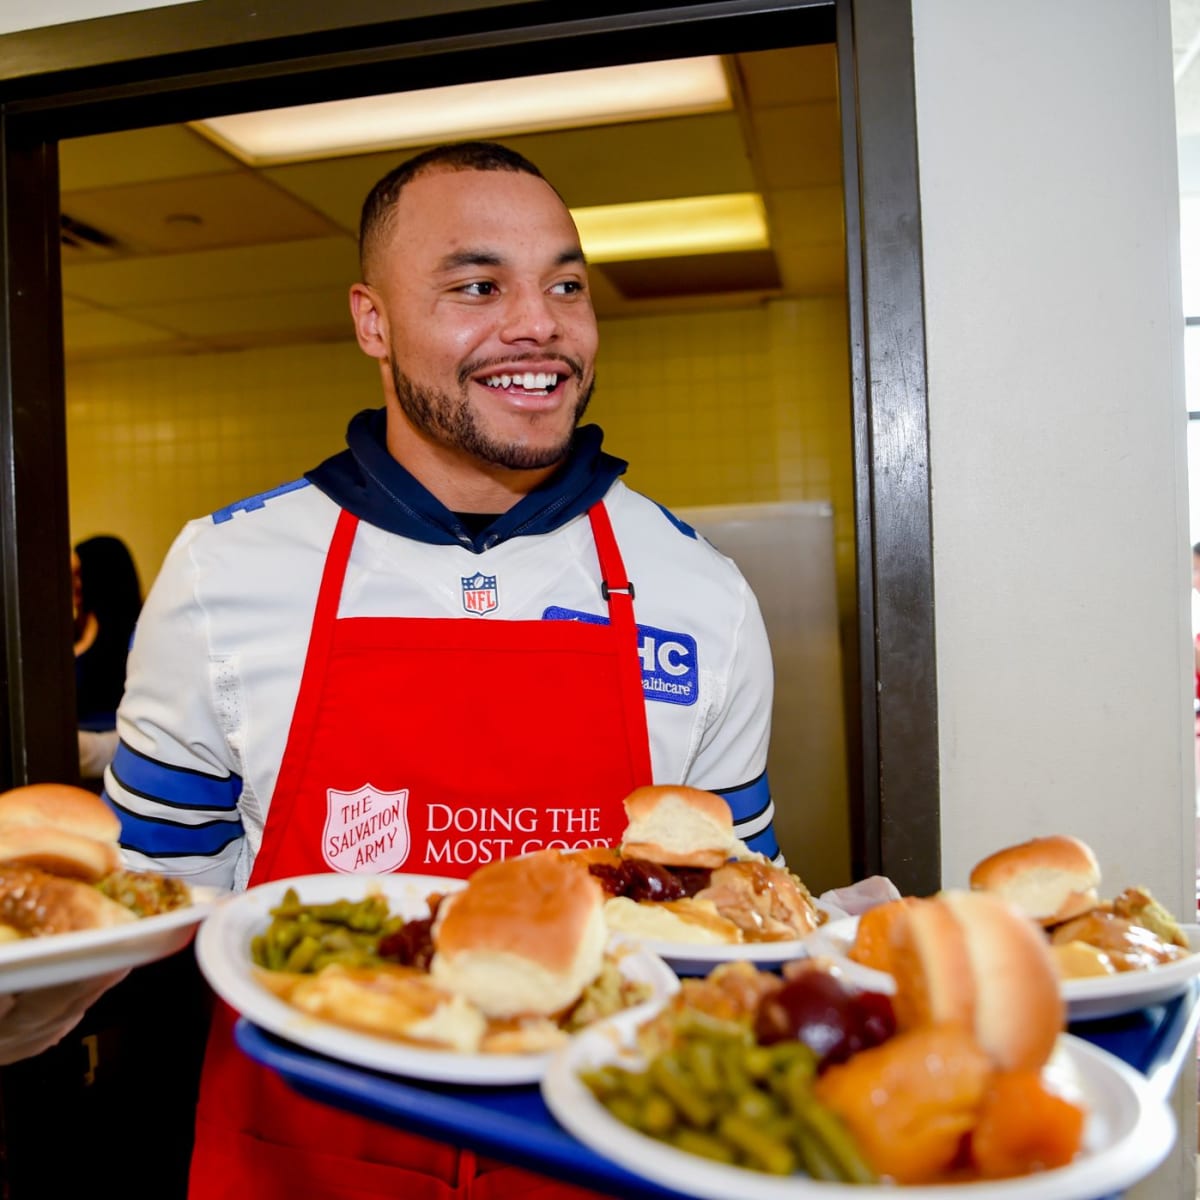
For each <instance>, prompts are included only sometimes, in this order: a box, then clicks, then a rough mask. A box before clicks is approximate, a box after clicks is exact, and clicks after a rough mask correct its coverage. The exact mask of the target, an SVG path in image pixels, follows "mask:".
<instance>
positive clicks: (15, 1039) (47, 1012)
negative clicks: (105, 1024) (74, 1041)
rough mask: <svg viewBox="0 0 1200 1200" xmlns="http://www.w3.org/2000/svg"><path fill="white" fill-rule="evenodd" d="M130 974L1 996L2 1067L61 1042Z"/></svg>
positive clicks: (0, 1048)
mask: <svg viewBox="0 0 1200 1200" xmlns="http://www.w3.org/2000/svg"><path fill="white" fill-rule="evenodd" d="M128 974H129V968H128V967H125V968H124V969H123V970H120V971H112V972H110V973H109V974H108V975H98V976H96V977H95V978H93V979H81V980H78V981H77V982H75V983H60V984H57V985H56V986H54V987H47V988H38V989H37V990H36V991H32V992H19V993H18V994H17V995H15V996H4V995H0V1066H4V1065H6V1064H8V1063H14V1062H18V1061H20V1060H21V1059H23V1058H32V1057H33V1056H34V1055H35V1054H41V1052H42V1051H43V1050H48V1049H49V1048H50V1047H51V1046H54V1045H56V1044H57V1043H58V1042H60V1041H62V1039H63V1038H64V1037H66V1036H67V1034H68V1033H70V1032H71V1030H72V1029H74V1028H75V1026H76V1025H78V1024H79V1022H80V1021H81V1020H82V1019H83V1014H84V1013H85V1012H87V1010H88V1009H89V1008H91V1006H92V1005H93V1004H94V1003H95V1002H96V1001H97V1000H98V999H99V998H100V997H101V996H102V995H103V994H104V993H105V992H106V991H108V989H109V988H110V987H114V986H115V985H116V984H118V983H120V982H121V980H122V979H124V978H125V976H126V975H128Z"/></svg>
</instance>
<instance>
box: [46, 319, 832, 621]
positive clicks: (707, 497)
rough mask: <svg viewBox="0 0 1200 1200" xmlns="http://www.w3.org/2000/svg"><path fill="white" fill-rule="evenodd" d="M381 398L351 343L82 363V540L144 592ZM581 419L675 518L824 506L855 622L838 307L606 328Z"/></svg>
mask: <svg viewBox="0 0 1200 1200" xmlns="http://www.w3.org/2000/svg"><path fill="white" fill-rule="evenodd" d="M379 396H380V391H379V382H378V374H377V370H376V367H375V364H374V363H373V362H371V361H370V360H368V359H366V358H365V357H364V356H363V355H362V354H361V353H360V351H359V350H358V348H357V347H356V346H355V345H354V344H353V343H352V342H348V343H345V344H330V345H316V346H303V347H281V348H269V349H260V350H254V351H245V352H238V353H230V354H220V355H197V356H195V357H174V358H137V359H127V360H119V361H97V362H81V363H75V364H71V365H70V366H69V367H68V371H67V439H68V456H69V485H70V510H71V534H72V540H73V541H78V540H79V539H80V538H83V537H87V536H89V535H91V534H94V533H115V534H117V535H118V536H120V537H122V538H124V539H125V541H126V542H127V543H128V544H129V546H130V548H131V550H132V551H133V553H134V557H135V559H136V561H137V563H138V567H139V570H140V572H141V575H142V582H143V586H144V587H149V585H150V583H151V581H152V580H153V577H154V575H155V573H156V572H157V570H158V567H159V565H160V563H161V561H162V558H163V555H164V554H165V553H166V551H167V548H168V547H169V545H170V543H171V540H172V539H173V538H174V536H175V534H176V533H177V532H178V531H179V529H180V527H181V526H182V525H183V523H184V522H185V521H187V520H189V519H190V518H192V517H195V516H201V515H203V514H205V513H208V512H211V511H212V510H213V509H216V508H220V507H222V506H223V505H225V504H229V503H231V502H232V501H234V500H237V499H240V498H242V497H245V496H249V495H253V494H254V493H256V492H259V491H263V490H264V489H267V488H270V487H274V486H275V485H276V484H279V483H283V482H285V481H287V480H290V479H294V478H296V477H297V476H298V475H300V474H301V473H302V472H303V471H304V470H305V469H306V468H308V467H310V466H313V465H315V464H316V463H317V462H319V461H320V460H321V459H322V458H324V457H326V456H327V455H329V454H331V453H334V452H335V451H337V450H339V449H340V448H341V447H342V445H343V433H344V430H345V426H346V422H347V421H348V420H349V418H350V417H351V416H352V415H353V414H354V413H355V412H357V411H359V410H360V409H362V408H368V407H375V406H377V405H378V404H380V403H381V400H380V399H379ZM587 419H588V420H594V421H596V422H598V423H599V424H600V425H602V426H603V427H604V430H605V444H606V446H607V447H608V448H609V449H610V450H611V452H612V453H614V454H617V455H620V456H621V457H622V458H627V459H628V460H629V461H630V463H631V466H630V470H629V472H628V474H627V475H626V480H627V482H628V483H629V484H630V485H631V486H632V487H635V488H637V489H638V490H639V491H643V492H646V493H647V494H649V495H652V496H653V497H654V498H655V499H656V500H659V501H660V502H662V503H664V504H666V505H668V506H671V505H674V506H678V507H683V506H685V505H686V506H692V505H705V504H732V503H745V502H749V501H772V500H797V499H806V500H830V501H831V502H832V503H833V505H834V511H835V536H836V539H837V557H838V563H839V594H840V604H841V606H842V608H843V615H844V616H845V615H847V611H846V606H847V604H848V605H849V606H850V611H851V613H852V609H853V594H854V587H853V531H854V520H853V511H852V486H851V485H852V467H851V455H850V427H851V426H850V405H849V382H848V353H847V339H846V329H845V306H844V302H843V300H842V299H841V298H840V297H828V298H814V299H807V300H800V301H781V302H775V303H771V304H766V305H760V306H756V307H751V308H743V309H729V310H723V311H719V312H705V313H694V314H684V315H672V316H653V317H638V318H630V319H623V320H614V321H608V322H604V323H603V324H602V328H601V356H600V367H599V374H598V384H597V388H596V395H595V398H594V400H593V402H592V407H591V409H590V410H589V413H588V417H587Z"/></svg>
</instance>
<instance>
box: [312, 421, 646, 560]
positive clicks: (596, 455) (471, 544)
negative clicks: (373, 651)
mask: <svg viewBox="0 0 1200 1200" xmlns="http://www.w3.org/2000/svg"><path fill="white" fill-rule="evenodd" d="M386 428H387V422H386V414H385V410H384V409H382V408H379V409H367V410H366V411H364V412H360V413H358V414H357V415H356V416H355V417H353V418H352V419H351V421H350V425H349V428H348V429H347V430H346V444H347V447H348V449H346V450H343V451H342V452H341V453H340V454H335V455H334V456H333V457H332V458H327V459H326V460H325V461H324V462H323V463H321V465H320V466H318V467H314V468H313V469H312V470H311V471H306V472H305V478H306V479H308V480H309V481H310V482H311V483H312V484H313V485H314V486H316V487H317V488H319V489H320V490H321V491H322V492H324V493H325V495H326V496H328V497H329V498H330V499H331V500H332V501H333V502H334V503H335V504H337V505H339V506H340V507H341V508H344V509H347V510H348V511H350V512H352V513H353V514H354V515H355V516H356V517H358V518H359V519H360V520H363V521H366V522H367V523H368V524H370V525H375V526H377V527H378V528H380V529H386V530H387V531H388V532H389V533H397V534H400V536H401V537H407V538H412V539H413V540H414V541H419V542H426V543H428V544H430V545H461V546H465V547H467V548H468V549H469V550H473V551H474V552H475V553H476V554H480V553H482V552H483V551H484V550H490V549H491V548H492V547H493V546H495V545H498V544H499V543H500V542H503V541H507V540H508V539H509V538H512V537H523V536H526V535H528V534H537V533H550V532H552V531H553V530H555V529H558V528H560V527H561V526H563V525H565V524H566V523H567V522H568V521H570V520H573V519H574V518H575V517H577V516H579V514H580V513H584V512H586V511H587V510H588V509H589V508H591V506H592V505H593V504H595V502H596V501H597V500H599V499H600V498H601V497H603V496H604V495H605V493H607V491H608V489H609V488H610V487H612V485H613V483H614V481H615V480H616V479H617V478H618V477H619V476H621V475H623V474H624V473H625V469H626V467H627V466H628V465H629V464H628V463H626V462H625V461H624V460H623V459H620V458H615V457H614V456H613V455H611V454H606V453H605V452H604V451H603V450H601V448H600V443H601V441H602V440H603V437H604V434H603V431H602V430H601V429H600V426H599V425H583V426H581V427H580V428H579V429H577V430H576V431H575V436H574V438H573V439H572V442H571V450H570V452H569V454H568V455H567V459H566V461H565V462H564V463H563V464H562V466H561V467H559V469H558V470H557V471H555V472H554V474H553V475H551V476H550V477H549V478H548V479H545V480H543V481H542V483H540V484H539V485H538V486H537V487H536V488H534V490H533V491H532V492H530V493H529V494H528V495H527V496H523V497H522V498H521V499H520V500H519V501H518V502H517V503H516V504H514V505H513V507H512V508H510V509H509V510H508V512H506V513H502V514H501V515H500V516H498V517H497V518H496V519H495V520H494V521H493V522H492V523H491V525H489V526H488V527H487V528H486V529H484V530H482V531H481V532H479V533H478V534H476V535H475V536H474V537H472V535H471V534H470V532H468V530H467V529H466V527H465V526H464V525H463V523H462V522H461V521H460V520H459V519H458V518H457V517H456V516H455V515H454V513H452V512H451V511H450V510H449V509H448V508H447V507H446V506H445V505H444V504H442V502H441V501H440V500H438V499H437V497H435V496H434V495H433V494H432V493H431V492H429V491H427V490H426V488H425V487H424V486H423V485H422V484H420V483H418V482H417V480H416V479H415V478H414V477H413V476H412V475H410V474H409V472H408V471H406V470H405V469H404V467H402V466H401V465H400V464H399V463H398V462H397V461H396V460H395V459H394V458H393V457H392V456H391V454H390V453H389V452H388V449H387V443H386V440H385V435H386Z"/></svg>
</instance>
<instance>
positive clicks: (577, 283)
mask: <svg viewBox="0 0 1200 1200" xmlns="http://www.w3.org/2000/svg"><path fill="white" fill-rule="evenodd" d="M550 290H551V291H552V292H554V293H556V294H557V295H559V296H574V295H576V294H577V293H579V292H582V291H583V283H582V281H581V280H578V279H564V280H563V281H562V282H561V283H556V284H555V285H554V286H553V287H552V288H551V289H550Z"/></svg>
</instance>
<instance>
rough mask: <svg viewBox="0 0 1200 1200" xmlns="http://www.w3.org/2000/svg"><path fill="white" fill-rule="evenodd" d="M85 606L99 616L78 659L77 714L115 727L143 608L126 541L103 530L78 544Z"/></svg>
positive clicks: (89, 722)
mask: <svg viewBox="0 0 1200 1200" xmlns="http://www.w3.org/2000/svg"><path fill="white" fill-rule="evenodd" d="M75 553H76V554H77V555H78V556H79V575H80V583H81V604H80V607H81V611H82V613H84V614H86V613H91V614H92V615H93V616H94V617H95V618H96V623H97V625H98V627H99V628H98V631H97V633H96V639H95V641H94V642H93V643H92V644H91V645H90V646H89V647H88V648H87V649H86V650H85V651H84V652H83V653H82V654H80V655H79V657H78V658H77V659H76V660H75V693H76V714H77V717H78V720H79V724H80V726H81V727H84V728H93V729H106V728H107V729H111V728H113V727H114V724H115V721H116V711H117V704H118V702H119V701H120V699H121V693H122V692H123V691H124V690H125V660H126V658H127V657H128V655H129V643H130V641H131V640H132V638H133V627H134V625H135V624H137V619H138V614H139V613H140V612H141V609H142V588H141V582H140V580H139V579H138V573H137V567H136V566H135V565H134V561H133V557H132V555H131V554H130V553H129V550H128V549H127V548H126V546H125V543H124V542H123V541H121V539H120V538H118V537H112V536H111V535H108V534H102V535H99V536H97V537H91V538H86V539H85V540H84V541H82V542H80V543H79V544H78V545H77V546H76V547H75Z"/></svg>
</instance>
